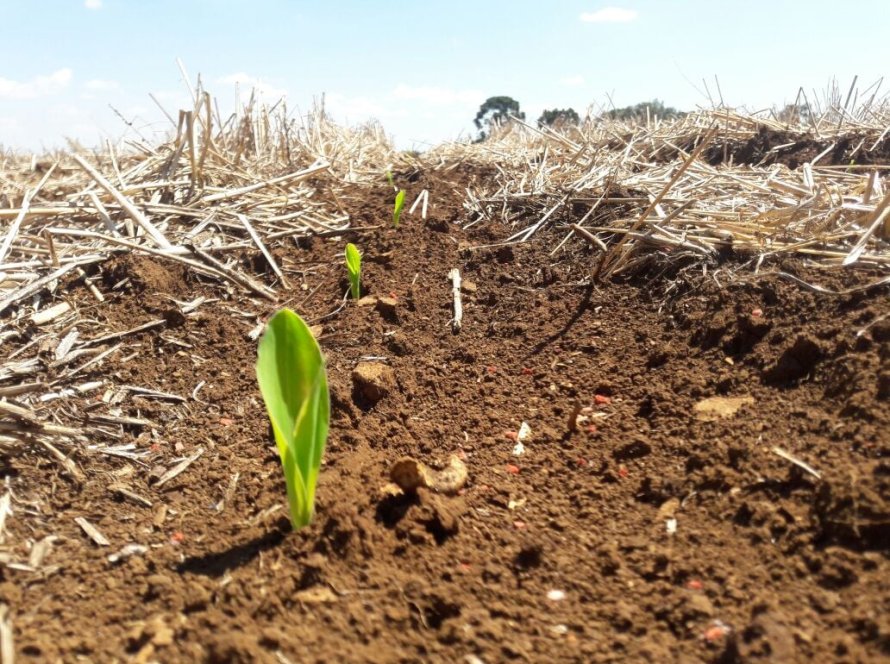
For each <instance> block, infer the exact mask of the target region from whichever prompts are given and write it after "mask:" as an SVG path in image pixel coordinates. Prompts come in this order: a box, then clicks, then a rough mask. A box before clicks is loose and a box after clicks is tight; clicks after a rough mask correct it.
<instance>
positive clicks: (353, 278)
mask: <svg viewBox="0 0 890 664" xmlns="http://www.w3.org/2000/svg"><path fill="white" fill-rule="evenodd" d="M346 271H347V272H348V273H349V291H350V293H351V294H352V298H353V299H354V300H357V299H359V298H360V297H361V281H362V255H361V254H360V253H359V252H358V249H357V248H356V246H355V245H354V244H352V242H350V243H348V244H347V245H346Z"/></svg>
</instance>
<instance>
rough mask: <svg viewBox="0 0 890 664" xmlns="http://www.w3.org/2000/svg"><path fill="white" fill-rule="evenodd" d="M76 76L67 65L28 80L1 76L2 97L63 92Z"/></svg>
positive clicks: (0, 96)
mask: <svg viewBox="0 0 890 664" xmlns="http://www.w3.org/2000/svg"><path fill="white" fill-rule="evenodd" d="M73 77H74V72H72V71H71V70H70V69H68V68H67V67H65V68H64V69H59V70H57V71H54V72H53V73H52V74H50V75H49V76H35V77H34V78H32V79H30V80H28V81H14V80H12V79H9V78H3V77H2V76H0V99H36V98H37V97H45V96H47V95H52V94H56V93H57V92H61V91H62V90H64V89H65V88H66V87H68V84H69V83H70V82H71V79H72V78H73Z"/></svg>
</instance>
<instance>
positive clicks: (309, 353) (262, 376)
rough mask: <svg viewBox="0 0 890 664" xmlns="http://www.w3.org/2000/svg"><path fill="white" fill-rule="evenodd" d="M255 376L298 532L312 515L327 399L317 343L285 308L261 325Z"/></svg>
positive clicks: (327, 414)
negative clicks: (261, 334)
mask: <svg viewBox="0 0 890 664" xmlns="http://www.w3.org/2000/svg"><path fill="white" fill-rule="evenodd" d="M256 375H257V382H258V383H259V385H260V393H261V394H262V395H263V401H265V402H266V412H267V413H268V414H269V421H270V422H271V423H272V431H273V433H274V435H275V444H276V445H277V447H278V455H279V456H280V457H281V465H282V467H283V468H284V480H285V483H286V484H287V501H288V505H289V507H290V517H291V524H292V525H293V527H294V530H298V529H300V528H302V527H303V526H306V525H308V524H309V522H310V521H312V516H313V513H314V511H315V485H316V482H317V480H318V470H319V468H320V466H321V456H322V454H323V453H324V447H325V442H326V441H327V437H328V421H329V419H330V412H331V400H330V393H329V392H328V380H327V375H326V372H325V363H324V358H323V357H322V355H321V349H320V348H319V347H318V342H317V341H315V337H313V336H312V332H310V331H309V327H308V326H307V325H306V323H304V322H303V319H302V318H300V317H299V316H298V315H297V314H295V313H294V312H293V311H291V310H290V309H282V310H281V311H279V312H278V313H277V314H275V315H274V316H273V317H272V319H271V320H270V321H269V323H268V325H267V326H266V332H265V334H263V338H262V339H261V340H260V345H259V352H258V354H257V363H256Z"/></svg>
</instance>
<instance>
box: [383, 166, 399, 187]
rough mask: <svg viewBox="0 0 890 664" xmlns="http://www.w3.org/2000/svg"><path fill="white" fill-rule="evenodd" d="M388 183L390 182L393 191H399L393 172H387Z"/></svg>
mask: <svg viewBox="0 0 890 664" xmlns="http://www.w3.org/2000/svg"><path fill="white" fill-rule="evenodd" d="M386 181H387V182H389V186H390V187H392V189H393V191H398V190H399V188H398V187H397V186H396V183H395V182H393V179H392V171H386Z"/></svg>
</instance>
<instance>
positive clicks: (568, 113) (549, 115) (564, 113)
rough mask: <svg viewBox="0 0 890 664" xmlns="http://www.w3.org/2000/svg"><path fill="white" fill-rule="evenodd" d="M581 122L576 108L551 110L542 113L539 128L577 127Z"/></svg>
mask: <svg viewBox="0 0 890 664" xmlns="http://www.w3.org/2000/svg"><path fill="white" fill-rule="evenodd" d="M580 121H581V118H579V117H578V113H576V112H575V109H574V108H551V109H549V110H545V111H544V112H543V113H541V117H539V118H538V126H539V127H544V126H547V127H564V126H566V125H576V124H578V123H579V122H580Z"/></svg>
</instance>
